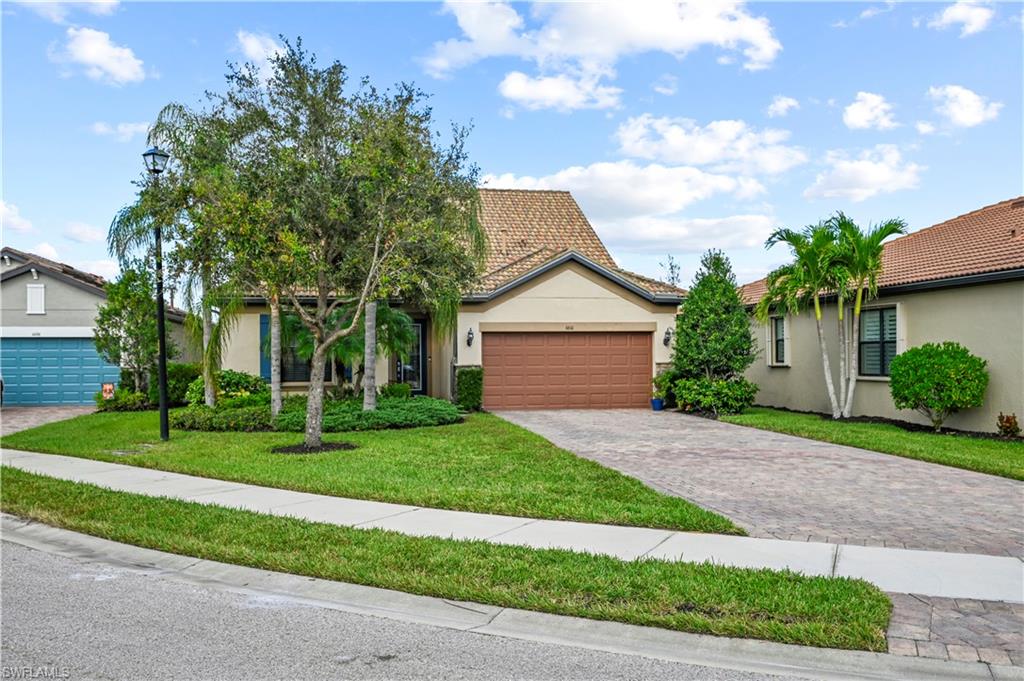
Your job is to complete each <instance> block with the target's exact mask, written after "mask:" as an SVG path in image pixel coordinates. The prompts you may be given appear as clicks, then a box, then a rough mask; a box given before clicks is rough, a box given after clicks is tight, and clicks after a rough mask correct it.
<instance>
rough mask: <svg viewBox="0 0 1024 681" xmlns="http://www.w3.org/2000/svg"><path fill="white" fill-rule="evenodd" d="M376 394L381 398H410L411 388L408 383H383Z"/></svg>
mask: <svg viewBox="0 0 1024 681" xmlns="http://www.w3.org/2000/svg"><path fill="white" fill-rule="evenodd" d="M378 392H379V393H380V396H381V397H412V386H411V385H409V384H408V383H385V384H384V385H382V386H381V387H380V390H379V391H378Z"/></svg>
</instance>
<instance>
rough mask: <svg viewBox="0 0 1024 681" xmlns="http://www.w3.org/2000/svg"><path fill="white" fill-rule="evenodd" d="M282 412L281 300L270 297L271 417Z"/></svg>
mask: <svg viewBox="0 0 1024 681" xmlns="http://www.w3.org/2000/svg"><path fill="white" fill-rule="evenodd" d="M280 411H281V299H280V298H278V297H277V296H276V295H275V296H270V415H271V416H277V415H278V413H279V412H280Z"/></svg>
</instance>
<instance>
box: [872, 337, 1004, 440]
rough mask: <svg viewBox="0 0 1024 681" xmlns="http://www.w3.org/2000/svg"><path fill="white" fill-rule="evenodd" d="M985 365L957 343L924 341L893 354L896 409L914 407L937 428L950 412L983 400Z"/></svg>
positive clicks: (891, 389) (892, 387) (891, 387)
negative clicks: (922, 343) (914, 346)
mask: <svg viewBox="0 0 1024 681" xmlns="http://www.w3.org/2000/svg"><path fill="white" fill-rule="evenodd" d="M985 365H986V362H985V360H983V359H982V358H980V357H977V356H975V355H972V354H971V353H970V351H969V350H968V349H967V348H965V347H964V346H962V345H960V344H959V343H953V342H951V341H946V342H945V343H925V344H924V345H920V346H918V347H916V348H910V349H909V350H905V351H904V352H901V353H900V354H898V355H896V356H895V357H893V358H892V363H891V364H890V365H889V392H890V393H892V401H893V403H894V404H895V405H896V408H897V409H916V410H917V411H919V412H921V413H922V414H924V415H925V416H926V417H928V420H929V421H931V422H932V427H933V428H935V432H939V431H940V430H942V424H943V422H944V421H945V420H946V419H947V418H949V416H950V414H955V413H956V412H958V411H960V410H961V409H970V408H971V407H980V406H981V405H982V403H983V402H984V401H985V389H986V388H987V387H988V371H987V370H986V369H985Z"/></svg>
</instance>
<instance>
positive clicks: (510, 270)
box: [474, 189, 685, 295]
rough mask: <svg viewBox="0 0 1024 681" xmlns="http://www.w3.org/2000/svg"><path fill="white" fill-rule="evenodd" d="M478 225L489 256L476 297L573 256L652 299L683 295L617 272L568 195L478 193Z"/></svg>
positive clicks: (652, 281) (510, 191) (514, 191)
mask: <svg viewBox="0 0 1024 681" xmlns="http://www.w3.org/2000/svg"><path fill="white" fill-rule="evenodd" d="M480 223H481V225H482V227H483V229H484V231H485V232H486V233H487V240H488V253H487V260H486V262H485V265H484V272H483V274H482V275H481V277H480V281H479V283H478V285H477V286H476V287H475V288H476V289H477V290H476V291H474V293H486V292H489V291H493V290H495V289H497V288H499V287H501V286H503V285H504V284H507V283H509V282H510V281H513V280H515V279H517V278H518V277H520V276H522V275H524V274H526V273H528V272H530V271H532V270H534V269H536V268H538V267H542V266H543V265H544V264H545V263H547V262H550V261H551V260H553V259H555V258H557V257H560V256H562V255H564V254H565V253H566V252H567V251H575V252H576V253H579V254H580V255H582V256H584V257H586V258H587V259H589V260H592V261H593V262H595V263H597V264H598V265H600V266H602V267H604V268H607V269H609V270H611V271H613V272H615V273H616V274H618V275H619V276H621V277H622V278H624V279H626V280H628V281H630V282H632V283H633V284H635V285H637V286H639V287H640V288H642V289H644V290H646V291H650V292H651V293H669V294H679V295H684V294H685V291H684V290H683V289H680V288H677V287H674V286H671V285H669V284H666V283H664V282H661V281H657V280H655V279H651V278H649V277H644V276H641V275H639V274H634V273H633V272H627V271H626V270H623V269H620V268H619V266H618V265H617V264H616V263H615V260H614V259H613V258H612V256H611V254H609V253H608V249H606V248H605V246H604V244H603V243H601V239H600V238H599V237H598V236H597V233H596V232H595V231H594V228H593V227H591V225H590V222H589V221H588V220H587V218H586V216H585V215H584V214H583V211H581V210H580V207H579V206H578V205H577V204H576V200H575V199H573V197H572V194H570V193H569V192H566V191H547V190H525V189H481V190H480Z"/></svg>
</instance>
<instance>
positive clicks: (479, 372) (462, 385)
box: [455, 367, 484, 411]
mask: <svg viewBox="0 0 1024 681" xmlns="http://www.w3.org/2000/svg"><path fill="white" fill-rule="evenodd" d="M455 401H456V403H458V405H459V407H461V408H462V409H464V410H465V411H480V410H481V409H483V406H484V369H483V367H461V368H460V369H457V370H456V371H455Z"/></svg>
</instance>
